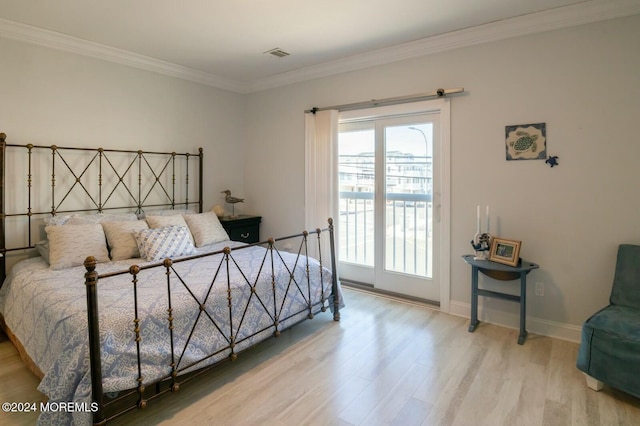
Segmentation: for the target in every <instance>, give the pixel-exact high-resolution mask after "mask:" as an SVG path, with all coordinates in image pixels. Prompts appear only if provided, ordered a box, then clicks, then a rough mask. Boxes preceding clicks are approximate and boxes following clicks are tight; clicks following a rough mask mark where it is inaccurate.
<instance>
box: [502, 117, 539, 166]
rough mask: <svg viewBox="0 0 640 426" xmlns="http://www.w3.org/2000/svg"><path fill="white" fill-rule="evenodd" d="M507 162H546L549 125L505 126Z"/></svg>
mask: <svg viewBox="0 0 640 426" xmlns="http://www.w3.org/2000/svg"><path fill="white" fill-rule="evenodd" d="M505 149H506V154H507V161H513V160H545V159H546V158H547V123H532V124H517V125H513V126H505Z"/></svg>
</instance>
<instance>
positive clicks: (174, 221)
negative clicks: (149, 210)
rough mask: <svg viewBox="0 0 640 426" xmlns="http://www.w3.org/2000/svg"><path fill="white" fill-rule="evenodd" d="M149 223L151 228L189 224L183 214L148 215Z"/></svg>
mask: <svg viewBox="0 0 640 426" xmlns="http://www.w3.org/2000/svg"><path fill="white" fill-rule="evenodd" d="M146 221H147V223H148V224H149V228H164V227H165V226H184V227H186V226H187V222H185V221H184V219H183V218H182V216H181V215H171V216H155V215H154V216H151V215H149V216H147V218H146Z"/></svg>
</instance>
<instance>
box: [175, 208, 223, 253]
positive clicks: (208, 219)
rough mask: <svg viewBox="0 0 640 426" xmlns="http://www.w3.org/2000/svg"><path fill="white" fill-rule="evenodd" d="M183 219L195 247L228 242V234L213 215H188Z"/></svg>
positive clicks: (210, 213) (208, 213)
mask: <svg viewBox="0 0 640 426" xmlns="http://www.w3.org/2000/svg"><path fill="white" fill-rule="evenodd" d="M183 217H184V220H185V222H187V225H188V226H189V230H190V231H191V234H192V235H193V238H194V240H195V242H196V247H202V246H206V245H208V244H213V243H219V242H220V241H228V240H229V234H227V231H225V230H224V228H223V227H222V225H221V224H220V220H219V219H218V216H217V215H216V214H215V213H213V212H207V213H200V214H190V215H185V216H183Z"/></svg>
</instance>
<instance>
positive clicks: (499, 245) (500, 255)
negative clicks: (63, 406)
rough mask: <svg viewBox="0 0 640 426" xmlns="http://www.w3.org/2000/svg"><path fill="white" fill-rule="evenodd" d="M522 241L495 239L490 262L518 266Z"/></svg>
mask: <svg viewBox="0 0 640 426" xmlns="http://www.w3.org/2000/svg"><path fill="white" fill-rule="evenodd" d="M521 244H522V242H521V241H518V240H507V239H505V238H498V237H494V238H493V239H492V241H491V250H490V251H489V260H490V261H492V262H498V263H503V264H505V265H509V266H518V262H519V261H520V245H521Z"/></svg>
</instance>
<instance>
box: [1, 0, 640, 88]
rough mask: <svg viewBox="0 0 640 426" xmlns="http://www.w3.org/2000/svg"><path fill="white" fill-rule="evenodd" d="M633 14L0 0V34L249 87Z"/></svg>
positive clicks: (579, 6)
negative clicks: (279, 55)
mask: <svg viewBox="0 0 640 426" xmlns="http://www.w3.org/2000/svg"><path fill="white" fill-rule="evenodd" d="M612 8H613V9H612ZM583 10H588V11H589V12H588V13H589V16H590V18H586V19H585V18H584V16H585V13H584V12H581V11H583ZM603 11H604V12H603ZM635 13H640V0H482V1H479V0H399V1H390V0H316V1H310V0H269V1H267V0H236V1H220V0H218V1H216V0H209V1H205V0H197V1H196V0H183V1H177V0H108V1H105V0H56V1H46V0H2V1H1V2H0V36H5V37H11V38H16V39H22V40H24V41H29V42H34V43H39V44H45V45H48V46H50V47H58V48H61V49H66V50H72V51H76V52H78V53H85V54H89V55H93V56H99V57H104V58H106V59H110V60H116V61H120V62H124V63H130V64H132V65H134V66H139V67H142V68H144V67H148V68H154V67H156V68H158V69H157V71H160V72H163V71H162V69H164V70H165V71H166V73H168V74H172V73H173V74H174V75H179V74H183V76H187V78H188V76H189V75H191V76H192V79H194V80H201V81H203V82H205V83H207V84H211V85H213V86H218V87H221V88H225V89H229V90H234V91H237V92H251V91H255V90H261V89H264V88H269V87H275V86H278V85H282V84H285V83H290V82H292V81H300V80H304V79H308V78H315V77H317V76H320V75H330V74H332V73H336V72H343V71H345V70H349V69H357V68H363V67H365V66H371V65H375V64H378V63H384V62H391V61H394V60H399V59H404V58H405V57H408V56H411V55H414V54H417V53H420V54H424V53H425V51H426V53H429V51H437V50H438V49H440V50H443V49H445V48H449V47H447V46H448V45H447V43H449V44H451V42H452V41H456V40H458V41H456V43H458V44H465V43H466V44H467V45H468V44H474V43H476V42H478V41H480V42H481V41H483V40H484V39H483V37H484V38H487V39H488V40H489V39H496V38H505V37H507V36H509V31H511V32H513V28H514V27H518V31H517V32H516V33H514V35H519V34H521V33H527V32H529V33H530V32H536V31H537V30H536V29H535V28H534V27H533V26H532V25H531V22H533V23H536V22H537V23H538V24H539V25H541V28H542V29H545V28H547V27H548V26H551V27H552V28H555V27H561V26H567V25H576V24H580V23H582V22H583V21H593V20H599V19H606V18H607V17H608V16H609V15H611V17H617V16H624V15H628V14H635ZM574 15H576V16H579V17H580V18H578V19H577V21H575V22H574V21H573V20H571V19H569V17H570V16H574ZM531 19H533V21H531ZM492 28H494V29H495V28H498V30H491V29H492ZM538 30H539V29H538ZM479 31H482V32H479ZM496 31H502V32H503V33H504V34H506V35H505V36H502V37H500V36H498V35H497V32H496ZM482 34H484V36H482ZM463 36H464V37H463ZM456 37H457V38H456ZM465 40H466V41H465ZM488 40H487V41H488ZM454 45H455V46H457V44H455V43H454ZM438 46H440V47H438ZM455 46H454V47H455ZM274 48H279V49H282V50H284V51H286V52H287V53H289V54H290V55H289V56H285V57H283V58H277V57H275V56H273V55H270V54H267V53H264V52H266V51H268V50H271V49H274ZM114 58H115V59H114ZM167 70H168V71H167ZM169 71H170V72H169Z"/></svg>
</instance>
